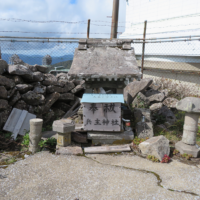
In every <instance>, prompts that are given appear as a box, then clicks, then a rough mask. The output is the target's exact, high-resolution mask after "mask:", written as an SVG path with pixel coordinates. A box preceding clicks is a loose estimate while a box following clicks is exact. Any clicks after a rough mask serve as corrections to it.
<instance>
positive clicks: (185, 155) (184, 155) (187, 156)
mask: <svg viewBox="0 0 200 200" xmlns="http://www.w3.org/2000/svg"><path fill="white" fill-rule="evenodd" d="M181 156H182V157H183V158H186V159H187V160H190V158H192V157H193V156H192V155H191V154H187V153H184V154H181Z"/></svg>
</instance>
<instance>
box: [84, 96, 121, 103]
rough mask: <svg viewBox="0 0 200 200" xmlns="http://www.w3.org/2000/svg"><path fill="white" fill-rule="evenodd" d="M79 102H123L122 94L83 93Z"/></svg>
mask: <svg viewBox="0 0 200 200" xmlns="http://www.w3.org/2000/svg"><path fill="white" fill-rule="evenodd" d="M81 103H124V96H123V94H84V95H83V98H82V100H81Z"/></svg>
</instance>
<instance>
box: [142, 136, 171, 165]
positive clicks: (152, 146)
mask: <svg viewBox="0 0 200 200" xmlns="http://www.w3.org/2000/svg"><path fill="white" fill-rule="evenodd" d="M139 149H140V150H141V152H142V154H144V155H152V156H155V157H156V158H158V159H159V160H160V161H161V160H162V159H163V157H164V155H165V154H167V155H168V156H169V152H170V148H169V140H168V139H167V138H166V137H164V136H163V135H161V136H157V137H152V138H150V139H148V140H146V141H144V142H142V143H140V144H139Z"/></svg>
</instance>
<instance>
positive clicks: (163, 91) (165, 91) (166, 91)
mask: <svg viewBox="0 0 200 200" xmlns="http://www.w3.org/2000/svg"><path fill="white" fill-rule="evenodd" d="M160 92H162V93H163V94H164V95H165V97H168V94H169V92H168V90H167V89H165V90H161V91H160Z"/></svg>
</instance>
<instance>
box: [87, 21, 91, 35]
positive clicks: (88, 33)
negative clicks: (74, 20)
mask: <svg viewBox="0 0 200 200" xmlns="http://www.w3.org/2000/svg"><path fill="white" fill-rule="evenodd" d="M89 38H90V19H88V26H87V39H89Z"/></svg>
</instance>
